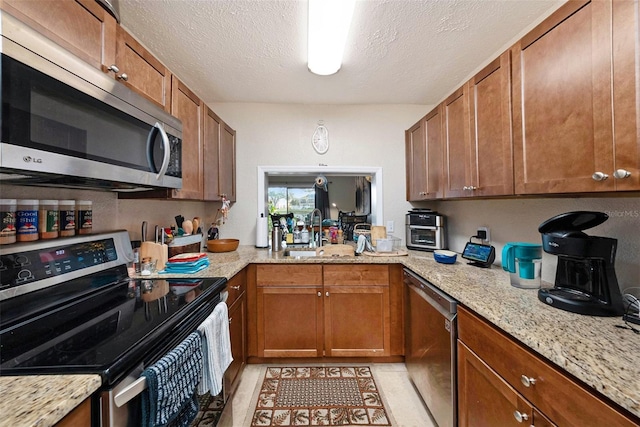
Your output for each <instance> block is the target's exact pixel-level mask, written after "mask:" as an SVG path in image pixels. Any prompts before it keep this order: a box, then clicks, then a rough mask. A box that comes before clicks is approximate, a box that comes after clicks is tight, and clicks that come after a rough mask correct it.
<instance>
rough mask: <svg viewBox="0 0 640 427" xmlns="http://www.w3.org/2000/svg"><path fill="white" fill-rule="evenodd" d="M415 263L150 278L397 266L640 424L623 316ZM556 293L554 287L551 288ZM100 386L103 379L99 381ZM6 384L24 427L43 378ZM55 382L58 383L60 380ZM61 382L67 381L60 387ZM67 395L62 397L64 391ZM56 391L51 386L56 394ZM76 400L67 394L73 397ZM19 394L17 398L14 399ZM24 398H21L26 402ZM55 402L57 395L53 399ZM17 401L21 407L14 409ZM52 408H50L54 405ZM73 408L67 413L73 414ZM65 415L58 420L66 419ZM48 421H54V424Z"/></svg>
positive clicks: (479, 273) (244, 254)
mask: <svg viewBox="0 0 640 427" xmlns="http://www.w3.org/2000/svg"><path fill="white" fill-rule="evenodd" d="M408 252H409V256H400V257H372V256H366V255H360V256H356V257H318V258H300V259H295V258H294V259H292V258H287V257H284V256H283V254H282V252H278V253H272V252H271V251H270V250H268V249H258V248H255V247H253V246H240V247H239V248H238V249H237V250H236V251H233V252H227V253H219V254H214V253H209V254H208V256H209V261H210V266H209V267H208V268H207V269H205V270H202V271H200V272H198V273H196V274H192V275H169V274H154V275H152V276H146V277H145V278H170V277H226V278H231V277H233V276H234V275H235V274H237V273H238V272H240V271H241V270H242V269H243V268H244V267H246V266H247V265H248V264H251V263H258V264H261V263H265V264H296V263H304V264H317V263H330V264H344V263H356V264H390V263H399V264H402V265H403V266H405V267H407V268H409V269H411V270H412V271H414V272H415V273H417V274H418V275H420V276H422V277H423V278H424V279H426V280H428V281H429V282H431V283H433V284H434V285H435V286H436V287H438V288H439V289H441V290H442V291H444V292H446V293H447V294H449V295H451V296H452V297H454V298H455V299H457V300H458V301H459V302H460V303H461V304H463V305H465V306H466V307H468V308H470V309H471V310H473V311H475V312H476V313H478V314H479V315H480V316H482V317H484V318H485V319H487V320H488V321H489V322H491V323H493V324H494V325H495V326H497V327H498V328H500V329H502V330H503V331H505V332H506V333H507V334H509V335H511V336H512V337H513V338H515V339H516V340H518V341H520V342H521V343H523V344H524V345H525V346H527V347H528V348H530V349H531V350H533V351H535V352H536V353H538V354H540V355H541V356H543V357H544V358H546V359H548V360H549V361H551V362H552V363H554V364H556V365H557V366H559V367H560V368H562V369H564V370H566V371H567V372H568V373H570V374H572V375H573V376H574V377H576V378H578V379H579V380H581V381H582V382H584V383H585V384H586V385H588V386H590V387H592V388H593V389H594V390H596V391H598V392H599V393H601V394H602V395H603V396H605V397H607V398H609V399H610V400H612V401H613V402H616V403H617V404H618V405H620V406H621V407H623V408H625V409H627V410H628V411H629V412H631V413H632V414H634V415H635V416H637V417H640V336H638V335H636V334H634V333H633V332H632V331H630V330H627V329H620V328H617V327H616V326H615V325H621V324H623V322H622V321H621V319H620V318H619V317H593V316H585V315H580V314H575V313H569V312H567V311H564V310H559V309H556V308H553V307H550V306H548V305H546V304H543V303H542V302H540V301H538V296H537V291H536V290H531V289H518V288H515V287H513V286H511V285H510V284H509V274H508V273H507V272H505V271H503V270H502V269H501V268H500V267H497V266H493V267H492V268H490V269H482V268H477V267H472V266H469V265H467V264H466V261H464V260H463V261H460V258H459V259H458V261H457V262H456V263H455V264H451V265H447V264H439V263H436V262H435V261H434V260H433V255H432V254H431V253H429V252H419V251H408ZM545 285H546V286H552V285H551V284H548V283H547V284H545ZM74 377H81V376H78V375H69V376H47V377H46V378H48V379H50V380H49V381H50V384H52V385H53V384H59V386H54V387H56V393H57V394H58V395H59V398H60V400H63V401H66V400H70V396H73V395H77V394H78V392H77V390H76V389H77V386H71V385H69V386H68V387H65V386H64V384H65V381H74ZM94 377H95V378H97V381H98V382H99V376H94ZM14 378H16V377H0V392H1V394H0V395H2V396H3V399H2V401H1V402H0V426H4V425H7V426H8V425H16V424H10V423H7V422H6V421H5V417H6V415H4V414H7V413H8V412H7V409H8V407H11V409H12V410H11V411H10V412H11V413H16V412H18V409H17V408H18V407H20V411H27V410H30V409H31V408H32V407H34V406H36V405H33V400H34V399H33V398H32V397H28V398H27V399H28V400H26V401H25V402H24V405H26V406H28V408H25V409H24V410H23V409H21V408H22V406H23V405H20V404H19V401H22V400H24V396H29V394H27V393H24V392H23V391H22V390H24V388H29V390H34V389H35V388H37V387H34V386H31V385H30V382H29V381H28V379H29V378H34V380H36V379H37V378H42V377H17V378H19V379H20V380H22V382H17V383H14V382H13V381H18V380H17V379H14ZM53 378H56V380H54V379H53ZM58 379H59V381H58ZM97 387H99V385H98V386H96V388H94V389H93V390H92V391H88V392H87V394H86V395H84V396H83V397H78V399H77V401H76V402H75V405H77V404H79V403H81V401H82V400H83V399H84V398H86V397H88V396H89V395H90V394H91V393H92V392H93V391H95V390H96V389H97ZM57 388H59V389H60V391H58V390H57ZM21 389H22V390H21ZM49 389H51V387H49ZM67 389H68V392H69V395H67V394H66V393H64V392H63V390H67ZM14 390H15V392H14ZM7 392H10V393H14V394H15V396H16V399H15V400H13V399H11V398H9V399H6V398H5V397H6V396H7V394H5V393H7ZM19 397H21V398H20V399H18V398H19ZM50 397H51V396H50ZM12 401H13V402H15V403H16V404H17V405H15V404H13V402H12ZM47 405H48V404H47ZM37 406H38V407H40V408H41V409H42V412H43V414H41V415H40V417H41V418H42V419H45V418H47V417H46V414H44V413H45V412H47V411H49V409H50V408H51V409H52V411H53V412H55V413H57V412H58V409H56V408H58V407H59V406H60V404H58V403H53V402H52V403H51V404H50V405H48V406H46V407H44V406H43V405H42V404H40V405H37ZM73 406H74V405H70V407H68V409H67V410H71V409H72V408H73ZM62 416H64V413H63V414H62V415H60V417H59V418H58V419H61V418H62ZM47 419H48V418H47ZM20 421H21V422H20V425H38V426H41V425H42V426H44V425H52V424H51V423H47V422H43V423H35V422H34V423H33V424H26V423H24V419H20Z"/></svg>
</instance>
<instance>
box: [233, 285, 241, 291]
mask: <svg viewBox="0 0 640 427" xmlns="http://www.w3.org/2000/svg"><path fill="white" fill-rule="evenodd" d="M231 289H233V290H234V291H239V290H240V285H238V286H231Z"/></svg>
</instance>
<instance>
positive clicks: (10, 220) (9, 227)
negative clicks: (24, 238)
mask: <svg viewBox="0 0 640 427" xmlns="http://www.w3.org/2000/svg"><path fill="white" fill-rule="evenodd" d="M16 207H17V201H16V199H0V217H1V218H2V227H1V228H0V245H9V244H11V243H15V242H16Z"/></svg>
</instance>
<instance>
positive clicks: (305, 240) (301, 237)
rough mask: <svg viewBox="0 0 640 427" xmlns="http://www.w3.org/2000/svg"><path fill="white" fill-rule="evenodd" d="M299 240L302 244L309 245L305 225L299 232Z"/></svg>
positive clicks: (307, 231)
mask: <svg viewBox="0 0 640 427" xmlns="http://www.w3.org/2000/svg"><path fill="white" fill-rule="evenodd" d="M300 239H301V240H302V243H309V230H308V229H307V224H305V225H304V226H303V228H302V231H301V232H300Z"/></svg>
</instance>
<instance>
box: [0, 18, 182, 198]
mask: <svg viewBox="0 0 640 427" xmlns="http://www.w3.org/2000/svg"><path fill="white" fill-rule="evenodd" d="M0 19H1V22H0V25H1V27H0V28H1V30H2V37H1V39H0V40H1V41H0V42H1V45H0V52H1V54H2V60H1V61H2V63H1V68H0V74H1V80H2V89H1V97H2V107H1V108H2V116H1V120H2V126H1V128H2V139H1V143H0V182H1V183H3V184H23V185H45V186H61V187H78V188H94V189H106V190H120V191H131V190H141V189H152V188H181V187H182V161H181V158H182V123H181V122H180V121H179V120H178V119H177V118H175V117H173V116H171V115H170V114H168V113H167V112H165V111H164V110H162V109H161V108H160V107H158V106H156V105H155V104H153V103H152V102H150V101H148V100H147V99H145V98H144V97H142V96H140V95H138V94H137V93H135V92H133V91H132V90H131V89H129V88H127V87H126V86H124V85H123V84H121V83H119V82H117V81H115V80H114V79H113V78H112V77H110V76H108V75H106V74H104V73H102V72H101V71H100V70H98V69H96V68H93V67H92V66H90V65H89V64H87V63H85V62H84V61H82V60H80V59H79V58H76V57H75V56H73V55H72V54H70V53H69V52H67V51H65V50H64V49H63V48H61V47H60V46H58V45H57V44H55V43H53V42H51V41H50V40H48V39H47V38H45V37H43V36H42V35H41V34H39V33H37V32H36V31H34V30H32V29H31V28H29V27H28V26H26V25H24V24H22V23H21V22H20V21H18V20H17V19H15V18H14V17H12V16H11V15H9V14H7V13H6V12H0Z"/></svg>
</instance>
